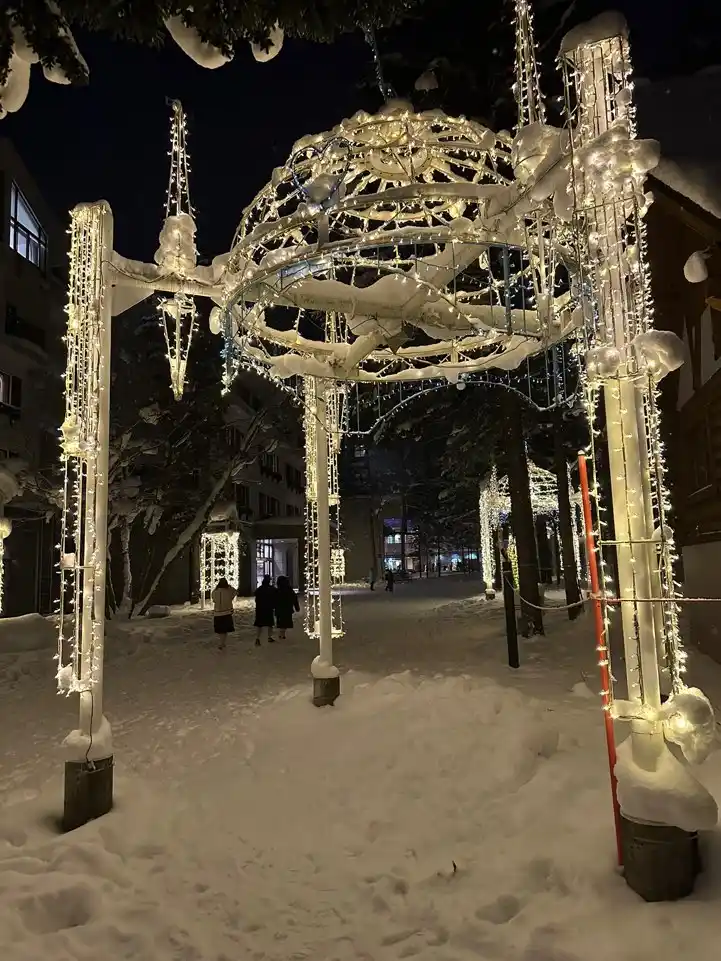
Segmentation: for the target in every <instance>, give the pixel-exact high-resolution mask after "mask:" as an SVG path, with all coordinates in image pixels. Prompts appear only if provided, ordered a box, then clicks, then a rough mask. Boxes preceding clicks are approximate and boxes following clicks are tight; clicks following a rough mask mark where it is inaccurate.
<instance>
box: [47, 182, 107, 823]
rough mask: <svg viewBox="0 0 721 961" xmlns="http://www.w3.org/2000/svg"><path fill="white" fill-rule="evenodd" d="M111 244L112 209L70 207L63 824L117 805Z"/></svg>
mask: <svg viewBox="0 0 721 961" xmlns="http://www.w3.org/2000/svg"><path fill="white" fill-rule="evenodd" d="M112 249H113V217H112V213H111V210H110V207H109V205H108V204H107V203H105V201H100V202H98V203H94V204H81V205H80V206H78V207H76V208H75V209H74V210H73V212H72V220H71V250H70V285H69V297H68V328H67V368H66V375H65V421H64V422H63V427H62V434H63V458H64V462H65V477H66V483H65V496H64V507H63V544H62V552H63V553H62V557H61V609H60V613H61V617H60V643H59V651H58V660H59V666H58V683H59V685H60V687H61V689H62V690H64V691H66V692H67V693H77V694H78V695H79V700H80V719H79V724H78V729H77V730H75V731H73V732H71V734H69V735H68V737H67V738H66V739H65V742H64V749H65V757H66V763H65V807H64V817H63V822H64V826H65V828H66V830H71V829H73V828H76V827H79V826H81V825H82V824H85V823H86V822H87V821H89V820H91V819H93V818H96V817H99V816H100V815H102V814H105V813H107V812H108V811H109V810H110V809H111V807H112V803H113V749H112V738H111V731H110V725H109V724H108V721H107V720H106V718H105V717H104V715H103V648H104V641H105V581H106V573H107V553H108V552H107V542H108V457H109V443H110V346H111V318H112V309H111V308H112V282H111V278H110V276H109V272H110V270H111V267H110V262H111V256H112ZM70 544H72V545H73V550H72V551H70V550H69V545H70ZM68 608H69V610H68ZM68 624H70V626H71V633H70V636H68Z"/></svg>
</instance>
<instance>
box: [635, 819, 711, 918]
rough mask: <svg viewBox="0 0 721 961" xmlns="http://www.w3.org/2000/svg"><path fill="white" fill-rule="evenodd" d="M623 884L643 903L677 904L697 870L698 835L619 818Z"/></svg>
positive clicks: (698, 861)
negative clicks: (673, 902)
mask: <svg viewBox="0 0 721 961" xmlns="http://www.w3.org/2000/svg"><path fill="white" fill-rule="evenodd" d="M621 847H622V851H623V874H624V878H625V879H626V884H628V886H629V887H630V888H631V890H632V891H635V892H636V894H638V895H639V896H640V897H642V898H643V900H644V901H679V900H680V899H681V898H686V897H688V896H689V895H690V894H691V893H692V892H693V889H694V885H695V883H696V878H697V877H698V875H699V873H700V871H701V855H700V851H699V840H698V834H696V833H690V832H688V831H682V830H681V828H676V827H670V826H669V825H667V824H643V823H641V822H639V821H631V820H629V819H628V818H625V817H624V816H623V815H621Z"/></svg>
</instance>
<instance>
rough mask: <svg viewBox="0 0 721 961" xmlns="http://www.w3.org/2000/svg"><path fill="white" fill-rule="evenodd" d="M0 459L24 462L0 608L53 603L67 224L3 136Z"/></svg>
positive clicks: (11, 611) (46, 607) (40, 607)
mask: <svg viewBox="0 0 721 961" xmlns="http://www.w3.org/2000/svg"><path fill="white" fill-rule="evenodd" d="M0 223H1V224H2V230H1V231H0V318H2V323H1V324H0V459H2V460H5V461H7V460H8V459H11V460H14V459H19V460H21V461H23V462H24V463H25V464H26V465H27V467H28V468H29V471H30V480H29V481H28V483H27V484H26V485H25V488H24V492H23V494H22V495H21V496H19V497H17V498H15V499H13V500H12V501H10V503H9V504H8V505H7V506H6V509H5V513H6V514H7V516H8V517H9V518H10V519H11V520H12V523H13V531H12V533H11V535H10V536H9V537H8V539H7V540H6V542H5V572H4V573H5V595H4V596H5V600H4V608H3V616H6V617H9V616H16V615H19V614H27V613H32V612H35V611H38V612H40V613H42V614H48V613H50V612H51V611H52V608H53V601H54V597H55V595H56V593H57V591H56V589H55V584H54V578H55V561H56V554H55V550H54V547H55V543H56V540H57V529H56V520H57V518H56V516H55V515H54V513H53V511H52V510H49V502H48V494H49V492H50V491H51V490H52V489H53V486H57V468H58V463H59V448H58V427H59V425H60V423H61V422H62V418H63V413H62V412H63V390H62V379H61V377H62V373H63V369H64V351H63V343H62V336H63V333H64V329H65V303H66V260H67V244H66V237H65V232H64V230H63V228H62V226H61V225H60V222H59V221H58V219H57V218H56V217H55V216H54V215H53V214H52V213H51V211H50V209H49V208H48V207H47V205H46V204H45V202H44V201H43V198H42V196H41V194H40V191H39V189H38V187H37V185H36V184H35V182H34V181H33V179H32V177H31V176H30V174H29V173H28V171H27V169H26V167H25V165H24V164H23V161H22V159H21V158H20V156H19V155H18V153H17V152H16V151H15V149H14V148H13V146H12V144H11V143H10V141H9V140H6V139H1V138H0Z"/></svg>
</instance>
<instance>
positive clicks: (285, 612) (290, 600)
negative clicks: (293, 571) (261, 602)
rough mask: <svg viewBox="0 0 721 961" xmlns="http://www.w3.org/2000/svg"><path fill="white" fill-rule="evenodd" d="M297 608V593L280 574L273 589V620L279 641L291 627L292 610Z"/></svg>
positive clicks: (298, 605) (283, 638) (298, 606)
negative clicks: (278, 631)
mask: <svg viewBox="0 0 721 961" xmlns="http://www.w3.org/2000/svg"><path fill="white" fill-rule="evenodd" d="M299 610H300V604H299V603H298V595H297V594H296V593H295V591H294V590H293V588H292V587H291V586H290V581H289V580H288V578H287V577H283V576H282V575H281V576H280V577H279V578H278V580H277V587H276V590H275V620H276V623H277V625H278V629H279V630H280V639H281V641H284V640H285V632H286V631H289V630H292V628H293V612H294V611H299Z"/></svg>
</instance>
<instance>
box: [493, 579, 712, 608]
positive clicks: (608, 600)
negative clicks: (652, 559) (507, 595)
mask: <svg viewBox="0 0 721 961" xmlns="http://www.w3.org/2000/svg"><path fill="white" fill-rule="evenodd" d="M506 581H507V583H508V586H509V587H510V588H511V590H512V591H513V593H514V594H515V595H516V597H517V598H518V599H519V601H521V603H522V604H525V606H526V607H530V608H533V610H535V611H570V610H573V608H575V607H582V606H583V605H584V604H585V603H586V601H596V600H599V601H602V602H603V603H604V604H721V597H607V596H606V595H605V594H594V593H593V592H592V591H588V592H587V594H586V597H584V598H583V599H582V600H580V601H574V602H573V604H534V603H532V602H531V601H528V600H526V598H525V597H523V595H522V594H521V592H520V591H519V590H518V588H517V587H516V585H515V584H514V583H513V582H512V581H509V580H507V579H506Z"/></svg>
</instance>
